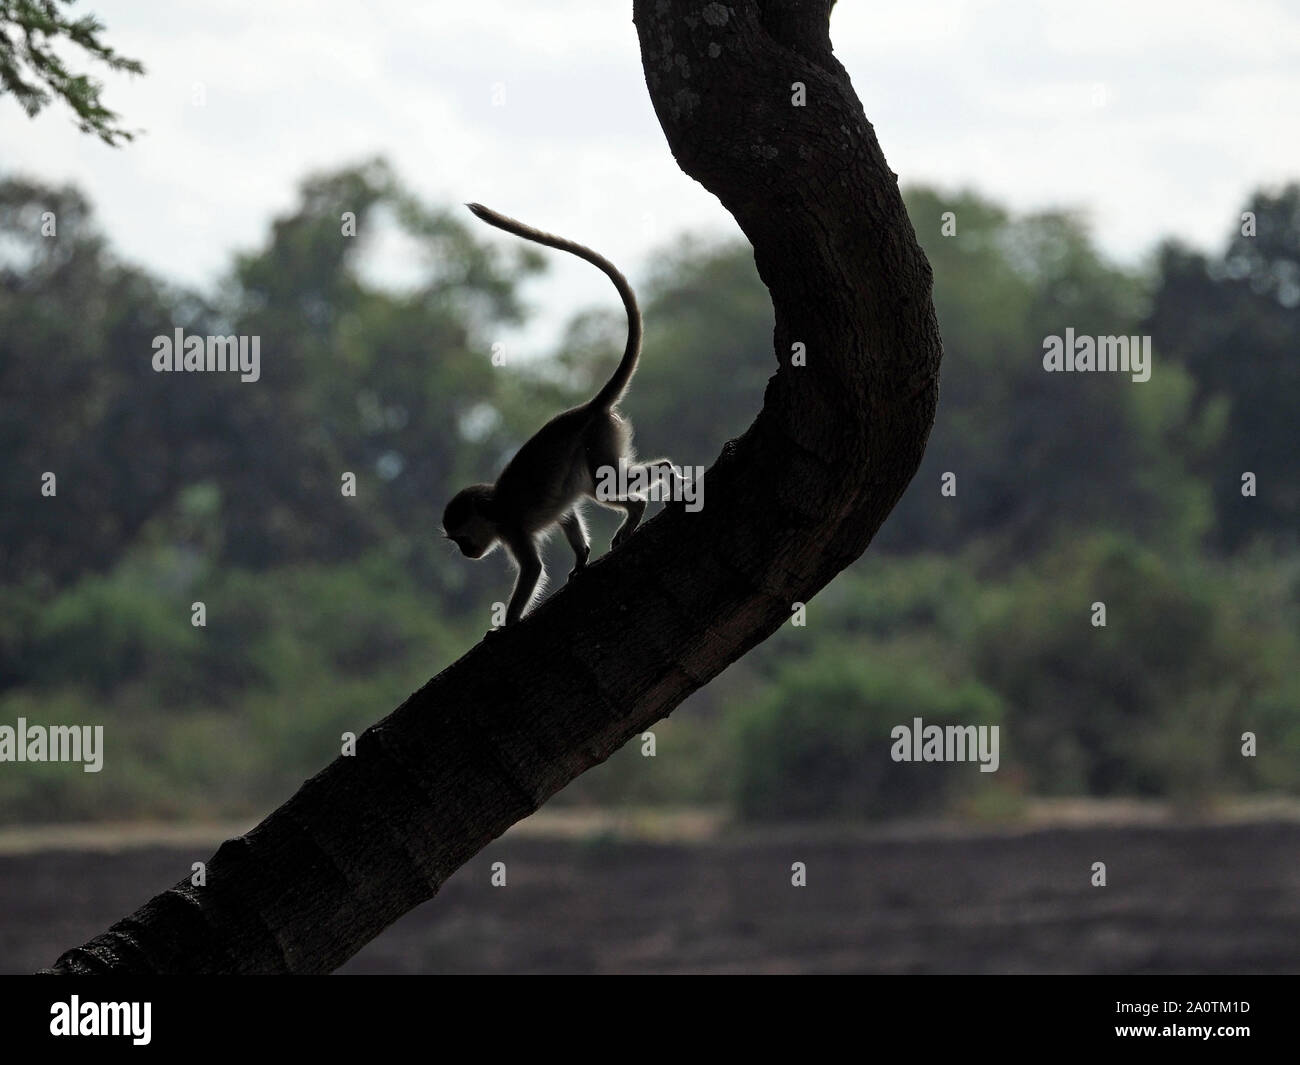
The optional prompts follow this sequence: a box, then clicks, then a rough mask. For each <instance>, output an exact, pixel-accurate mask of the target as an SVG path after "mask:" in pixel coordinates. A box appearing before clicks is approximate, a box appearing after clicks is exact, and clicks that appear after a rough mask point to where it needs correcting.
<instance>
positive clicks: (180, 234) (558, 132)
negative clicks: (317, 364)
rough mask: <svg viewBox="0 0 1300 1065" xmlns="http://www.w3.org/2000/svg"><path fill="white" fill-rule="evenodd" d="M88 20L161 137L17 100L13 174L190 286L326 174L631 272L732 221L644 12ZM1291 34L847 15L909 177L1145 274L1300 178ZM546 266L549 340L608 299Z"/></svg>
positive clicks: (1299, 66)
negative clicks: (1139, 265) (691, 145)
mask: <svg viewBox="0 0 1300 1065" xmlns="http://www.w3.org/2000/svg"><path fill="white" fill-rule="evenodd" d="M86 6H87V7H88V8H89V9H90V10H96V11H97V12H98V13H99V14H100V15H101V17H103V18H104V20H105V21H106V22H107V23H108V31H107V37H108V39H109V40H110V41H111V42H112V43H113V45H114V46H115V47H116V48H118V49H119V50H120V51H122V52H123V53H125V54H127V55H130V56H134V57H138V58H140V59H142V60H143V61H144V62H145V64H146V66H147V68H148V70H149V73H148V74H147V75H146V76H145V77H143V78H138V79H126V78H118V77H109V78H107V79H106V80H107V81H108V83H109V84H108V90H107V100H108V103H109V105H110V106H112V107H113V108H114V109H116V110H118V111H120V112H121V113H122V114H123V115H124V116H126V119H127V122H128V124H129V125H131V126H138V127H144V128H146V129H147V130H148V133H147V135H146V136H144V137H142V138H141V139H139V140H138V141H137V142H135V143H134V144H132V145H130V146H128V147H126V148H123V149H118V150H111V149H108V148H106V147H104V146H103V145H101V144H99V143H98V142H97V141H95V140H93V139H91V138H88V137H86V136H84V135H82V134H79V133H78V132H77V131H76V129H75V127H74V126H73V125H72V123H71V122H70V121H69V120H68V117H67V115H66V113H64V112H63V111H62V110H61V109H59V108H54V109H52V110H49V111H47V112H46V113H45V114H44V115H42V116H41V117H40V118H39V119H37V120H36V121H34V122H32V121H29V120H27V119H26V118H25V117H24V116H23V115H22V114H21V113H20V112H19V111H18V109H17V108H16V107H15V106H14V104H13V102H12V101H11V100H7V99H0V145H4V146H5V147H4V148H3V149H0V172H5V173H12V172H23V173H28V174H31V175H34V176H36V177H39V178H42V179H50V180H68V181H74V182H76V183H77V184H78V185H80V186H81V187H82V188H83V189H85V190H86V191H87V192H88V193H89V194H90V195H91V197H92V199H93V200H94V202H95V204H96V207H97V209H98V212H99V215H100V218H101V221H102V223H103V225H104V226H105V228H106V229H107V231H108V232H109V234H110V237H111V239H112V241H113V243H114V245H115V246H116V247H117V248H118V249H119V250H121V251H122V253H123V254H124V255H125V256H126V257H128V258H130V259H133V260H136V261H139V262H142V263H143V264H145V265H147V266H149V267H151V268H153V269H155V270H158V271H160V272H162V273H165V274H167V275H169V276H172V277H174V278H176V279H178V280H182V281H188V282H191V283H196V284H197V283H206V282H208V281H210V280H211V279H212V278H213V277H214V276H215V275H216V273H217V272H218V271H219V270H221V269H223V268H224V267H225V266H226V265H227V264H228V262H229V259H230V255H231V252H232V251H234V250H236V249H239V248H246V247H250V246H253V245H254V244H256V243H257V242H259V241H261V240H262V239H264V236H265V233H266V228H267V225H268V223H269V221H270V219H271V218H272V217H274V215H275V214H277V213H280V212H283V211H285V210H287V209H288V208H289V207H290V206H291V205H292V203H293V201H294V189H295V185H296V183H297V181H298V180H299V179H300V178H301V177H302V176H303V175H304V174H305V173H306V172H308V171H309V170H312V169H320V168H326V167H330V166H334V165H338V164H342V163H345V162H349V161H353V160H356V159H359V158H364V157H367V156H370V155H373V154H384V155H386V156H388V157H389V158H390V159H391V160H392V161H393V163H394V165H395V166H396V167H397V169H398V171H399V173H400V174H401V175H402V177H403V178H404V179H405V180H406V181H408V182H409V183H410V184H412V185H413V186H414V187H415V188H417V189H418V191H419V192H420V193H421V194H422V195H424V196H426V197H428V198H430V199H439V200H443V201H446V202H461V201H464V200H471V199H473V200H481V201H482V202H485V203H489V204H492V205H493V206H497V207H499V208H500V209H502V210H505V211H508V212H509V213H512V214H515V215H518V216H519V217H522V218H525V219H527V220H529V221H533V222H536V224H538V225H541V226H543V227H546V228H551V229H556V230H563V231H566V232H572V233H573V235H574V236H577V237H579V238H581V239H586V240H588V241H590V242H591V243H593V244H595V245H597V246H598V247H600V248H601V249H602V250H603V251H605V252H606V254H608V255H609V256H610V257H611V258H614V259H615V260H616V261H618V262H620V263H621V264H623V265H624V266H625V267H627V268H630V269H631V270H632V272H633V274H635V273H636V268H637V266H638V265H639V264H640V263H641V262H643V261H644V257H645V255H646V254H647V253H648V252H649V251H650V250H652V249H653V248H655V247H657V246H659V245H662V244H663V243H664V242H665V241H666V240H667V239H668V238H670V237H671V236H672V235H673V234H675V233H676V232H678V231H680V230H704V231H709V232H713V233H728V232H735V228H734V223H733V222H732V221H731V219H730V217H729V216H728V215H727V214H726V213H725V212H724V211H723V210H722V208H721V207H720V206H719V204H718V203H717V201H716V200H715V199H714V198H713V197H712V196H711V195H709V194H708V193H706V192H705V191H704V190H703V189H702V188H701V187H700V186H699V185H697V184H696V183H695V182H693V181H691V180H690V179H689V178H687V177H685V176H684V175H683V174H682V173H681V172H680V171H679V170H678V169H677V167H676V165H675V164H674V163H673V160H672V158H671V156H670V155H669V152H668V150H667V147H666V145H665V143H664V140H663V135H662V133H661V131H660V130H659V127H658V124H657V122H656V121H655V117H654V113H653V111H652V109H651V107H650V103H649V100H648V98H647V96H646V90H645V84H644V80H643V77H642V73H641V68H640V61H639V53H638V47H637V40H636V32H635V28H634V27H633V25H632V22H631V10H630V5H629V4H627V3H617V4H611V3H608V2H607V0H605V2H601V0H568V2H553V3H548V4H545V5H541V4H533V3H527V2H525V0H477V2H476V3H475V4H472V5H451V4H427V5H414V6H412V5H410V4H409V3H406V2H402V3H399V2H397V0H380V2H375V3H363V2H360V0H313V2H308V0H276V2H275V3H266V2H264V0H219V2H213V0H204V2H203V3H197V2H195V0H171V2H170V3H168V4H165V5H160V4H157V3H156V2H153V0H119V2H117V3H115V4H112V5H104V4H99V3H95V2H91V3H88V4H87V5H86ZM1298 31H1300V13H1298V12H1297V11H1296V9H1295V7H1294V5H1291V4H1288V3H1287V2H1286V0H1271V2H1270V0H1250V2H1246V3H1237V4H1232V5H1227V4H1212V3H1188V2H1173V0H1146V2H1144V3H1141V4H1135V3H1133V2H1131V0H1093V2H1090V3H1089V4H1087V5H1084V6H1075V7H1072V8H1066V7H1061V6H1059V5H1054V6H1051V7H1045V6H1043V5H1041V4H1040V3H1038V2H1036V0H1006V2H1001V3H978V4H977V3H974V2H967V0H932V2H927V3H925V4H910V5H896V6H893V7H889V6H881V5H874V4H873V5H863V4H853V3H848V2H842V3H840V4H838V5H837V8H836V12H835V14H834V16H833V19H832V34H833V37H834V39H835V44H836V54H837V55H838V56H839V57H840V59H841V61H842V62H844V64H845V66H846V67H847V68H848V70H849V72H850V74H851V75H852V76H853V79H854V83H855V86H856V87H857V90H858V93H859V95H860V96H861V97H862V99H863V102H864V105H865V107H866V111H867V115H868V117H869V118H870V119H871V120H872V122H873V123H874V125H875V127H876V130H877V133H878V135H879V136H880V138H881V142H882V145H883V147H884V150H885V152H886V155H887V156H888V158H889V160H890V163H891V165H892V167H893V169H894V170H895V171H897V172H898V173H899V174H900V175H901V177H902V180H903V181H904V183H909V182H921V181H924V182H931V183H936V184H940V185H942V186H946V187H951V188H958V187H964V186H973V187H976V188H979V189H981V190H983V191H985V192H987V193H988V194H990V195H992V196H994V197H996V198H999V199H1002V200H1004V201H1005V202H1007V203H1008V204H1009V205H1010V206H1011V207H1013V208H1015V209H1028V208H1039V207H1045V206H1072V207H1080V208H1084V209H1086V210H1087V212H1088V214H1089V216H1090V217H1091V218H1092V219H1093V220H1094V223H1095V231H1096V233H1097V236H1098V238H1099V240H1100V241H1101V243H1102V245H1103V246H1104V247H1105V248H1107V249H1108V250H1109V251H1110V252H1112V253H1113V254H1115V255H1117V256H1120V257H1122V258H1125V259H1128V260H1135V259H1136V258H1137V257H1138V256H1140V255H1141V253H1143V252H1144V251H1145V250H1146V249H1147V248H1148V247H1149V246H1150V245H1151V244H1152V243H1153V242H1154V241H1155V240H1156V239H1157V238H1158V237H1160V236H1163V235H1166V234H1176V235H1179V236H1182V237H1183V238H1184V239H1188V240H1190V241H1192V242H1194V243H1201V244H1217V243H1218V241H1219V240H1220V239H1221V238H1222V236H1223V234H1224V233H1226V231H1227V230H1228V228H1229V227H1230V225H1231V224H1232V220H1233V219H1234V218H1235V217H1236V213H1237V211H1238V209H1239V207H1240V205H1241V202H1242V200H1243V198H1244V197H1245V196H1246V195H1247V193H1248V192H1249V191H1250V190H1251V189H1252V188H1253V187H1255V186H1256V185H1257V184H1259V183H1261V182H1263V181H1280V180H1284V179H1287V178H1294V177H1300V141H1297V139H1296V138H1295V137H1294V135H1293V134H1294V131H1295V130H1296V129H1297V128H1298V127H1300V122H1298V121H1297V119H1300V63H1297V62H1296V60H1297V58H1300V55H1298V53H1300V32H1298ZM196 82H201V83H202V84H203V87H204V90H205V92H206V103H205V104H204V105H203V106H195V104H194V103H193V102H192V94H193V91H194V86H195V83H196ZM498 83H500V84H503V85H504V87H505V93H506V105H505V106H504V107H494V106H492V91H493V86H494V85H496V84H498ZM1098 85H1100V86H1103V87H1104V92H1105V103H1104V105H1103V106H1096V105H1095V103H1094V102H1093V97H1092V90H1093V87H1094V86H1098ZM553 258H554V259H556V260H559V259H560V257H558V256H556V257H553ZM554 266H555V269H553V271H552V274H553V276H552V277H551V278H550V279H549V280H547V281H543V282H541V283H539V285H538V286H537V287H536V288H535V289H534V290H533V296H534V300H535V302H540V303H542V304H543V305H544V306H545V307H546V308H547V313H546V314H545V315H544V318H543V321H542V322H541V324H540V327H539V328H538V329H536V330H534V331H533V333H532V334H531V335H532V338H533V343H532V345H531V346H536V345H537V344H539V343H542V342H544V340H545V338H546V336H547V335H548V334H553V333H554V331H555V330H556V329H557V328H558V325H559V323H560V322H562V321H563V319H564V318H565V317H566V316H567V315H568V314H569V313H570V312H571V311H572V310H575V309H577V308H579V307H582V306H587V305H590V304H592V303H598V302H602V301H603V302H608V301H609V293H608V292H607V291H605V289H604V288H603V287H602V285H601V281H600V279H599V278H598V277H595V276H592V274H591V271H590V270H588V269H587V268H585V267H584V266H583V264H580V263H561V262H559V261H556V262H555V264H554Z"/></svg>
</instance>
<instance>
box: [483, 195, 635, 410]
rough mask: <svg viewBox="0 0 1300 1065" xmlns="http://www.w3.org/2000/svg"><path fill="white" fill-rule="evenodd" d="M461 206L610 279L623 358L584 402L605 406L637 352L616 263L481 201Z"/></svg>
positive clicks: (630, 298)
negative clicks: (620, 311) (623, 317)
mask: <svg viewBox="0 0 1300 1065" xmlns="http://www.w3.org/2000/svg"><path fill="white" fill-rule="evenodd" d="M465 206H466V207H468V208H469V209H470V210H471V211H473V212H474V213H475V214H476V215H477V216H478V217H479V218H481V219H483V221H484V222H486V223H487V224H488V225H490V226H496V227H497V229H504V230H505V231H506V232H507V233H513V234H514V235H515V236H516V237H523V238H524V240H531V241H532V242H533V243H534V244H544V245H546V247H548V248H557V249H559V250H560V251H567V252H569V253H570V254H572V255H576V256H577V257H578V258H579V259H585V260H586V261H587V262H589V263H591V265H592V266H597V267H599V268H600V269H601V270H602V271H604V273H605V276H606V277H608V278H609V279H610V280H611V281H613V282H614V287H615V288H616V289H618V294H619V297H620V298H621V299H622V300H623V307H624V309H625V310H626V311H627V346H626V347H625V348H624V349H623V358H622V359H620V360H619V363H618V368H617V369H616V370H615V371H614V375H613V376H612V377H611V378H610V379H609V380H608V381H606V382H605V386H604V387H603V388H602V389H601V390H600V391H599V392H597V393H596V394H595V396H593V397H592V399H591V402H590V403H588V404H587V408H588V409H589V410H591V411H593V412H594V411H607V410H609V409H610V407H612V406H613V405H614V404H615V403H617V402H618V401H619V399H620V398H622V395H623V393H624V392H625V391H627V386H628V384H629V382H631V380H632V375H633V374H634V373H635V372H636V364H637V360H638V359H639V358H640V355H641V311H640V310H639V309H638V307H637V305H636V294H635V293H634V292H633V291H632V286H631V285H629V284H628V283H627V278H626V277H624V276H623V275H622V274H621V273H619V270H618V267H616V266H615V265H614V264H613V263H611V262H610V261H609V260H608V259H606V258H605V257H604V256H603V255H601V254H599V253H598V252H594V251H592V250H591V249H590V248H588V247H587V246H586V245H584V244H579V243H578V242H577V241H573V240H566V239H565V238H564V237H557V236H556V235H555V234H554V233H543V232H542V231H541V230H540V229H534V228H533V227H532V226H526V225H524V223H523V222H520V221H517V220H516V219H514V218H508V217H506V216H505V215H503V214H498V213H497V212H496V211H494V210H492V208H490V207H484V206H483V205H482V204H481V203H467V204H465Z"/></svg>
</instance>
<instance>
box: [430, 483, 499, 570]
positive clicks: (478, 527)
mask: <svg viewBox="0 0 1300 1065" xmlns="http://www.w3.org/2000/svg"><path fill="white" fill-rule="evenodd" d="M491 504H492V486H491V485H490V484H472V485H470V486H469V487H468V488H464V489H462V490H461V491H459V492H457V493H456V494H455V495H454V496H453V497H452V500H451V502H450V503H448V504H447V509H446V510H444V511H443V512H442V533H443V535H444V536H445V537H447V539H448V540H450V541H451V542H452V543H453V544H455V545H456V546H457V547H459V548H460V553H461V554H462V555H464V556H465V557H466V558H482V557H483V556H484V555H486V554H487V553H488V551H489V550H491V549H492V546H493V545H494V544H495V543H496V542H497V530H496V525H495V524H494V523H493V521H492V520H491V518H489V517H488V510H489V509H490V508H491Z"/></svg>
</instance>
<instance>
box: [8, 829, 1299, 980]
mask: <svg viewBox="0 0 1300 1065" xmlns="http://www.w3.org/2000/svg"><path fill="white" fill-rule="evenodd" d="M210 853H211V849H207V850H199V851H196V850H195V848H193V847H175V846H172V847H149V848H142V849H128V850H122V851H117V852H111V853H98V852H88V851H69V850H61V851H38V852H34V853H25V854H5V855H0V971H4V972H30V971H32V970H34V969H37V968H40V967H41V966H44V965H48V964H50V963H51V962H53V961H54V959H55V958H56V957H57V956H58V955H59V953H61V951H62V950H64V949H65V948H67V947H70V946H74V945H77V944H80V943H82V942H83V941H85V940H86V939H87V938H89V937H90V936H92V935H94V934H96V933H98V932H100V931H103V930H104V929H105V928H106V927H107V926H108V925H109V924H110V923H112V921H114V920H116V919H117V918H119V917H121V916H124V915H125V914H127V913H129V912H130V911H132V910H134V909H135V908H136V907H137V906H139V905H140V904H141V903H143V902H144V901H145V900H146V899H147V898H148V897H149V896H151V895H153V894H155V893H156V892H157V891H158V890H160V889H161V888H163V887H165V886H168V885H170V884H172V883H174V882H175V881H177V880H178V879H180V878H181V877H182V876H187V875H188V873H189V865H190V862H192V861H194V860H196V858H204V857H206V856H207V855H208V854H210ZM496 861H504V862H505V863H506V867H507V876H508V884H507V886H506V887H503V888H498V887H492V886H491V885H490V876H491V865H492V863H493V862H496ZM794 861H802V862H805V863H806V865H807V869H808V886H807V887H805V888H796V887H792V886H791V884H790V876H791V874H790V866H791V863H792V862H794ZM1094 861H1104V862H1105V863H1106V869H1107V879H1108V886H1107V887H1104V888H1094V887H1092V886H1090V877H1091V866H1092V863H1093V862H1094ZM342 971H343V972H351V973H381V972H382V973H392V972H402V973H415V972H460V973H466V972H476V973H489V972H512V971H522V972H728V971H739V972H988V973H1026V972H1028V973H1062V972H1094V973H1130V972H1159V973H1247V972H1264V973H1277V972H1300V824H1297V823H1295V822H1283V823H1266V824H1233V825H1214V826H1181V827H1173V826H1158V827H1157V826H1142V827H1133V826H1127V827H1088V828H1051V829H1041V830H1035V831H1032V832H1024V833H1019V834H986V835H978V836H977V835H970V834H964V835H961V836H952V835H949V834H938V835H934V834H932V835H928V836H925V837H924V838H916V837H913V838H907V839H902V838H890V835H889V833H880V832H878V833H875V834H874V835H871V836H862V835H855V834H850V833H841V834H838V835H828V834H827V833H826V832H824V831H818V832H811V831H809V832H805V833H802V834H801V833H799V832H797V831H792V830H788V829H787V830H783V831H782V832H780V833H773V834H771V835H768V836H767V837H762V838H760V837H749V838H743V839H742V838H733V839H728V838H726V837H723V838H721V839H718V840H710V841H706V842H692V843H645V842H617V841H615V840H614V839H612V838H609V837H603V838H601V837H598V838H596V839H591V840H585V841H574V840H564V839H559V840H557V839H538V838H522V837H508V838H506V839H503V840H499V841H498V842H497V843H495V844H493V845H492V846H490V847H489V848H488V849H487V850H486V851H484V852H483V853H482V854H481V855H479V857H478V858H476V859H475V860H474V861H473V862H472V863H471V864H470V865H469V866H467V867H466V868H464V869H462V870H461V871H460V872H459V873H457V874H456V876H455V877H453V878H452V879H451V880H450V881H449V882H448V883H447V885H446V886H445V887H444V888H443V890H442V892H441V893H440V895H439V896H438V897H437V898H435V899H434V900H433V901H432V902H429V903H427V904H425V905H424V906H422V907H420V908H419V909H418V910H416V911H415V912H414V913H411V914H409V915H407V917H405V918H404V919H403V920H401V921H399V922H398V923H397V924H396V925H394V926H393V927H392V928H390V929H389V930H388V931H387V932H386V933H385V934H384V935H382V936H381V937H380V938H379V939H377V940H375V941H374V942H373V943H371V944H370V945H369V946H368V947H366V949H365V950H363V951H362V952H361V953H360V954H359V955H358V956H357V957H356V958H354V959H353V960H352V961H351V962H350V963H348V965H347V966H346V967H345V968H344V969H343V970H342Z"/></svg>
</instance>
